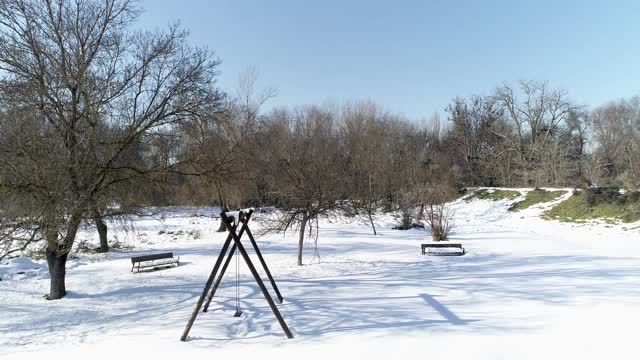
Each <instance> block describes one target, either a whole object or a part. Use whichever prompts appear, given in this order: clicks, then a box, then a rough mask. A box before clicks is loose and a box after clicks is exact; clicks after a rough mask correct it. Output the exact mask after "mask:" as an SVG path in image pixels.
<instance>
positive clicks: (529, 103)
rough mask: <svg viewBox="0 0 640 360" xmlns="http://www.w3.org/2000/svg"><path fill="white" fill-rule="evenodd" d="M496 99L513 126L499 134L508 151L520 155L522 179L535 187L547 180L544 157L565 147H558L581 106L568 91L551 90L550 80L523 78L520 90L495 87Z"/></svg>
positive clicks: (518, 163)
mask: <svg viewBox="0 0 640 360" xmlns="http://www.w3.org/2000/svg"><path fill="white" fill-rule="evenodd" d="M495 101H497V103H498V104H499V105H500V106H501V107H502V108H503V112H504V116H505V119H506V121H507V123H508V124H509V125H510V129H509V131H508V132H507V133H504V132H496V134H497V135H499V136H501V137H502V138H503V139H504V141H505V143H506V144H507V149H508V151H511V152H513V153H515V154H516V155H517V157H516V159H515V160H516V161H515V163H516V164H517V168H516V169H514V171H515V172H517V173H518V175H519V177H520V182H521V183H522V184H527V185H533V186H539V185H542V184H546V183H548V181H547V180H546V179H545V174H546V169H545V168H544V167H543V166H542V163H543V160H544V159H545V158H548V157H549V156H550V151H553V150H554V149H561V150H564V147H562V146H557V145H558V144H557V141H558V140H559V135H560V134H561V133H562V132H563V131H566V127H567V122H568V121H569V119H570V118H571V116H572V114H574V113H577V112H580V111H581V107H579V106H577V105H575V104H573V103H572V102H571V101H570V100H569V99H568V97H567V93H566V92H565V91H562V90H553V89H550V88H549V85H548V83H547V82H536V81H521V82H520V89H519V91H516V90H514V89H513V88H512V87H510V86H508V85H504V86H501V87H499V88H498V89H497V90H496V94H495ZM554 143H556V144H555V145H554ZM556 155H558V156H556V158H555V159H554V160H556V161H560V160H561V161H563V162H566V161H569V159H568V158H567V157H566V156H561V155H562V154H556Z"/></svg>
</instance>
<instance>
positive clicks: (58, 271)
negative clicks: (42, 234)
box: [46, 211, 82, 300]
mask: <svg viewBox="0 0 640 360" xmlns="http://www.w3.org/2000/svg"><path fill="white" fill-rule="evenodd" d="M81 222H82V214H81V213H80V212H79V211H78V212H75V213H74V214H73V215H72V216H71V218H70V219H69V222H68V223H67V233H66V235H65V237H64V238H63V239H61V240H62V243H61V244H60V243H59V242H58V233H57V232H56V231H50V232H48V233H47V234H46V236H47V249H46V256H47V265H48V267H49V277H50V280H51V283H50V287H49V295H47V296H46V299H47V300H57V299H62V298H63V297H64V296H65V295H66V294H67V288H66V285H65V278H66V265H67V256H68V254H69V251H71V248H72V247H73V242H74V240H75V238H76V234H77V233H78V228H79V227H80V223H81Z"/></svg>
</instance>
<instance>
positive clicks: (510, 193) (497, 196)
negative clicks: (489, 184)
mask: <svg viewBox="0 0 640 360" xmlns="http://www.w3.org/2000/svg"><path fill="white" fill-rule="evenodd" d="M518 196H520V193H519V192H518V191H514V190H490V189H480V190H477V191H476V192H474V193H473V194H471V195H469V196H467V197H466V198H465V200H467V201H471V200H473V199H480V200H493V201H498V200H513V199H515V198H517V197H518Z"/></svg>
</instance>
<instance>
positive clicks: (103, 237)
mask: <svg viewBox="0 0 640 360" xmlns="http://www.w3.org/2000/svg"><path fill="white" fill-rule="evenodd" d="M93 221H94V222H95V223H96V228H97V229H98V235H99V236H100V249H99V250H98V252H100V253H106V252H109V244H108V243H107V224H105V223H104V221H102V216H100V213H98V212H97V211H96V212H95V213H94V215H93Z"/></svg>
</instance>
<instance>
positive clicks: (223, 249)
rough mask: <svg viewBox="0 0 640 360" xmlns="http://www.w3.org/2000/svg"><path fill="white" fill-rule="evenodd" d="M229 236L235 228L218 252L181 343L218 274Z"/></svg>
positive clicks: (229, 239)
mask: <svg viewBox="0 0 640 360" xmlns="http://www.w3.org/2000/svg"><path fill="white" fill-rule="evenodd" d="M231 234H234V235H235V227H233V228H229V235H228V236H227V240H225V242H224V244H223V245H222V249H221V250H220V255H219V256H218V260H216V264H215V265H214V266H213V270H211V275H209V279H208V280H207V283H206V284H205V286H204V289H202V294H201V295H200V298H199V299H198V303H197V304H196V308H195V309H193V313H191V318H190V319H189V321H188V322H187V326H186V327H185V329H184V332H183V333H182V337H180V340H182V341H186V340H187V336H189V331H190V330H191V327H192V326H193V322H194V321H196V317H197V316H198V313H199V312H200V308H201V307H202V303H203V302H204V299H205V297H206V296H207V293H208V292H209V288H210V287H211V284H212V283H213V279H215V277H216V273H217V272H218V268H219V267H220V264H221V263H222V260H223V259H224V256H225V255H226V253H227V249H228V248H229V244H230V243H231V239H232V236H231Z"/></svg>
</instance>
